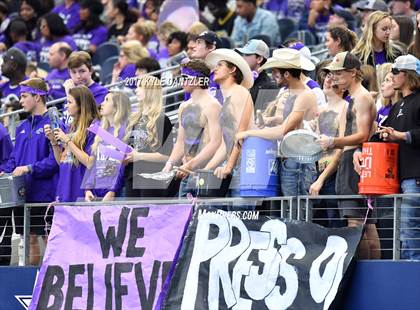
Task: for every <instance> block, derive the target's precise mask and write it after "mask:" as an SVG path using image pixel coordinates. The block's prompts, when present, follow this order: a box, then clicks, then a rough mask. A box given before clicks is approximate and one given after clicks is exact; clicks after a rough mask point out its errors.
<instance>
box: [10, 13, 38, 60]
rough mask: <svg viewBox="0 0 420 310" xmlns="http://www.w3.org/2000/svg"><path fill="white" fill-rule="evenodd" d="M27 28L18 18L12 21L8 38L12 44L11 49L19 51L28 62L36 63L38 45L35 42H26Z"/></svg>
mask: <svg viewBox="0 0 420 310" xmlns="http://www.w3.org/2000/svg"><path fill="white" fill-rule="evenodd" d="M28 34H29V32H28V28H26V25H25V22H24V21H23V20H22V19H20V18H18V19H15V20H13V21H12V22H11V23H10V25H9V29H8V36H9V37H10V40H11V41H12V43H13V46H12V47H15V48H17V49H19V50H21V51H22V52H23V53H24V54H25V55H26V59H27V60H28V61H29V62H37V61H38V54H39V45H38V44H36V43H35V42H32V41H28V40H27V38H28Z"/></svg>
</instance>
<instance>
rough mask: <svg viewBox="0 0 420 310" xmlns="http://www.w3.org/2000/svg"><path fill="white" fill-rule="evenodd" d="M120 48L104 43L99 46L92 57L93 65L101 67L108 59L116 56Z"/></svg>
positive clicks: (110, 43)
mask: <svg viewBox="0 0 420 310" xmlns="http://www.w3.org/2000/svg"><path fill="white" fill-rule="evenodd" d="M119 54H120V48H119V46H118V45H117V44H116V43H112V42H105V43H103V44H101V45H100V46H99V47H98V48H97V49H96V52H95V53H94V54H93V57H92V64H93V65H101V66H102V64H103V63H104V62H105V61H106V60H107V59H108V58H110V57H114V56H118V55H119Z"/></svg>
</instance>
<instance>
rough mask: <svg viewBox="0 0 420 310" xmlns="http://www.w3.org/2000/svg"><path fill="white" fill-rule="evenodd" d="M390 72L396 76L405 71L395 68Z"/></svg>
mask: <svg viewBox="0 0 420 310" xmlns="http://www.w3.org/2000/svg"><path fill="white" fill-rule="evenodd" d="M391 72H392V74H393V75H397V74H400V72H405V71H403V70H400V69H397V68H392V69H391Z"/></svg>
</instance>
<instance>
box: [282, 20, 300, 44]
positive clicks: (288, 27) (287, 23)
mask: <svg viewBox="0 0 420 310" xmlns="http://www.w3.org/2000/svg"><path fill="white" fill-rule="evenodd" d="M278 24H279V29H280V36H281V40H282V41H285V39H286V38H287V37H289V35H290V34H291V33H292V32H293V31H295V29H296V24H295V22H294V21H293V19H291V18H287V17H284V18H280V19H278Z"/></svg>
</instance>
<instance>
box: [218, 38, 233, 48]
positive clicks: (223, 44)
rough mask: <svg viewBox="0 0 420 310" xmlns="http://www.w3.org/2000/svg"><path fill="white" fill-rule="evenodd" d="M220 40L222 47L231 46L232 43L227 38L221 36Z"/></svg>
mask: <svg viewBox="0 0 420 310" xmlns="http://www.w3.org/2000/svg"><path fill="white" fill-rule="evenodd" d="M220 41H221V42H222V48H229V49H230V48H233V43H232V41H231V40H230V39H229V38H226V37H221V38H220Z"/></svg>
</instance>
